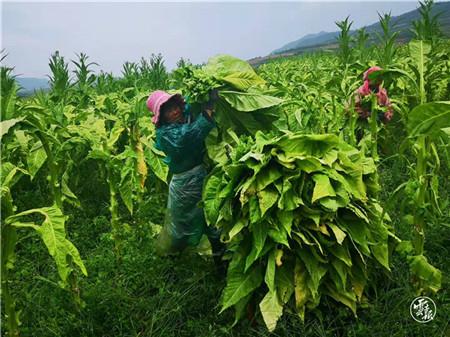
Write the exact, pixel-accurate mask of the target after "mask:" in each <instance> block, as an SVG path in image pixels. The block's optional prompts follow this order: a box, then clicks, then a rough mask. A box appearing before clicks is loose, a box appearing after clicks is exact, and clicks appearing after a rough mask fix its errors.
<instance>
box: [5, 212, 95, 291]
mask: <svg viewBox="0 0 450 337" xmlns="http://www.w3.org/2000/svg"><path fill="white" fill-rule="evenodd" d="M35 213H37V214H40V215H42V216H44V221H43V223H42V225H40V226H38V225H35V224H30V223H23V222H20V221H18V219H20V218H21V217H23V216H27V215H30V214H35ZM65 219H66V218H65V216H64V215H63V213H62V212H61V210H60V209H59V208H58V207H56V205H53V206H51V207H43V208H37V209H31V210H28V211H25V212H21V213H19V214H16V215H13V216H11V217H9V218H7V219H6V222H7V223H9V224H11V225H12V226H16V227H30V228H33V229H35V230H36V232H38V234H39V235H40V236H41V238H42V240H43V241H44V243H45V245H46V246H47V248H48V251H49V253H50V255H51V256H52V257H53V259H54V260H55V263H56V266H57V268H58V274H59V276H60V277H61V280H62V281H63V282H64V283H66V282H67V277H68V276H69V274H70V272H71V271H72V269H71V268H70V265H69V262H68V260H67V256H70V257H71V258H72V260H73V262H74V263H75V264H76V265H77V266H78V267H79V268H80V270H81V271H82V273H83V274H84V275H87V271H86V267H85V266H84V264H83V261H82V260H81V257H80V253H79V252H78V250H77V248H76V247H75V246H74V245H73V244H72V243H71V242H70V241H69V240H68V239H67V238H66V232H65V228H64V222H65Z"/></svg>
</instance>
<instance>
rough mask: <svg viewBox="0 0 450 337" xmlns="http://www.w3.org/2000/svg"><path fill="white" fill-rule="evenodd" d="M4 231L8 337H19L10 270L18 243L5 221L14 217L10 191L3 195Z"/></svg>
mask: <svg viewBox="0 0 450 337" xmlns="http://www.w3.org/2000/svg"><path fill="white" fill-rule="evenodd" d="M3 192H4V191H3ZM1 205H2V217H3V219H2V223H3V225H2V231H1V243H2V248H1V251H2V267H1V271H2V287H1V289H2V299H3V301H4V304H5V316H6V317H7V321H6V329H7V331H8V336H14V337H15V336H19V314H18V313H17V312H16V301H15V300H14V298H13V296H12V295H11V292H10V289H9V270H10V269H12V268H13V263H14V250H15V248H16V242H17V232H16V228H15V227H13V226H11V225H9V224H4V223H5V222H4V219H6V218H7V217H8V216H11V215H13V213H14V209H13V204H12V199H11V194H10V192H9V190H8V191H7V192H6V193H2V202H1Z"/></svg>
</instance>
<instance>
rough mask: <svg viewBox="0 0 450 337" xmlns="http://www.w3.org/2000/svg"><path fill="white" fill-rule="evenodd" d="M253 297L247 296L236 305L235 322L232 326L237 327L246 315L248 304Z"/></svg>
mask: <svg viewBox="0 0 450 337" xmlns="http://www.w3.org/2000/svg"><path fill="white" fill-rule="evenodd" d="M251 297H252V296H251V295H248V296H245V297H244V298H242V299H240V300H239V302H237V303H236V304H235V305H234V322H233V324H232V326H235V325H236V324H237V323H238V322H239V320H240V319H241V318H242V317H243V316H244V314H245V313H246V309H247V304H248V302H249V301H250V299H251Z"/></svg>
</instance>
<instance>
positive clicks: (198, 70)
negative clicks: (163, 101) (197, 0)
mask: <svg viewBox="0 0 450 337" xmlns="http://www.w3.org/2000/svg"><path fill="white" fill-rule="evenodd" d="M427 4H428V3H427V2H426V3H425V4H422V7H423V8H422V19H421V20H420V21H417V22H415V24H414V26H413V27H411V29H412V30H413V32H414V34H415V38H414V39H413V40H411V41H409V42H408V43H402V44H400V43H397V42H398V41H397V39H396V38H397V33H395V32H394V31H393V30H392V29H391V28H390V24H389V21H390V19H391V18H390V16H389V15H380V24H381V26H382V27H383V34H380V35H378V36H377V37H376V41H375V45H373V44H369V40H368V39H369V35H368V33H367V32H365V31H364V30H361V31H359V32H358V34H357V35H355V36H353V35H352V36H350V34H349V31H350V27H351V22H350V21H349V20H348V19H346V20H343V21H341V22H338V23H337V25H338V27H339V28H340V30H341V34H340V36H339V38H338V40H337V43H338V44H339V48H338V49H337V51H321V52H315V53H310V54H304V55H297V56H291V57H285V58H278V59H274V60H272V61H269V62H267V63H264V64H262V65H259V66H258V67H252V66H251V65H250V64H249V63H247V62H246V61H244V60H240V59H238V58H235V57H233V56H230V55H217V56H212V57H211V58H210V59H209V60H208V62H207V63H205V64H203V65H195V64H191V63H190V62H189V61H188V60H185V59H181V60H180V61H179V62H178V64H177V68H176V69H174V70H173V71H168V70H167V69H166V67H165V65H164V59H163V56H162V55H154V54H152V55H151V57H150V58H142V59H141V60H140V61H139V62H127V63H125V64H124V65H123V70H122V74H121V76H120V77H115V76H113V75H112V74H110V73H105V72H101V71H100V72H94V69H96V67H98V65H97V64H96V63H95V60H91V59H89V57H88V56H87V55H85V54H83V53H80V54H78V55H77V58H76V59H74V60H68V59H66V58H65V57H64V56H62V55H60V54H59V53H58V52H57V51H56V52H55V53H54V54H52V55H51V58H50V59H49V81H50V87H51V88H50V90H49V91H37V92H35V94H34V95H32V96H28V97H21V96H20V95H19V87H18V84H17V82H16V80H15V73H14V69H13V68H8V67H5V66H2V67H1V253H2V257H1V283H2V288H1V289H2V295H1V297H2V301H1V302H2V303H1V306H2V307H1V309H2V316H1V325H2V327H1V328H2V333H4V335H5V336H40V337H47V336H105V337H107V336H108V337H109V336H120V337H131V336H135V337H137V336H165V337H169V336H305V337H312V336H392V337H394V336H398V337H405V336H414V337H416V336H436V337H437V336H446V334H448V333H449V332H450V327H449V321H450V294H449V292H448V289H449V285H450V280H449V271H450V263H449V261H450V259H449V257H450V199H449V190H450V189H449V179H448V177H449V176H450V146H449V137H450V41H449V40H448V39H445V38H443V37H442V34H441V32H440V28H439V25H438V24H437V22H436V20H434V19H433V18H432V17H431V18H430V13H429V11H428V12H427ZM5 57H8V56H7V55H6V54H4V55H3V56H2V60H3V59H4V58H5ZM69 65H70V67H71V68H73V69H74V71H71V70H69ZM374 66H377V67H379V68H377V70H375V71H373V72H371V73H370V74H368V75H366V76H365V75H364V74H365V72H366V71H367V69H369V68H370V67H374ZM363 77H364V78H363ZM364 80H365V81H372V82H373V83H377V86H378V87H379V89H378V92H373V91H371V90H370V89H369V88H368V87H365V88H364V85H365V83H364ZM158 89H160V90H167V91H168V92H171V93H176V92H177V93H181V94H183V95H184V96H185V97H187V99H188V101H189V105H190V109H191V110H192V112H193V113H194V114H198V113H199V112H200V110H201V106H202V104H203V103H205V102H206V101H207V99H208V92H209V91H210V90H212V89H217V90H218V92H219V100H218V102H217V104H216V111H215V115H214V118H215V121H216V123H217V128H215V129H214V130H213V131H212V132H211V134H210V135H209V136H208V138H207V140H206V145H207V155H206V156H205V160H204V162H205V165H206V167H207V169H208V172H209V174H208V177H207V178H206V181H205V184H204V189H203V199H202V202H201V205H200V206H201V207H202V208H203V209H204V214H205V218H206V220H207V223H208V224H209V225H210V226H216V227H217V228H220V229H221V231H222V234H221V239H222V241H223V242H224V243H226V246H227V251H226V253H225V256H224V259H225V260H226V261H227V271H226V273H225V274H221V273H218V272H217V271H216V269H215V266H214V263H213V260H212V257H211V252H210V249H209V247H208V243H207V240H206V238H205V240H202V242H201V244H200V246H199V247H197V248H195V249H194V248H192V249H188V250H187V251H185V252H183V253H182V254H181V255H179V256H170V257H162V256H159V255H158V254H156V252H155V245H156V238H157V235H158V233H159V231H160V230H161V226H162V225H163V223H164V219H165V214H166V202H167V194H168V182H169V181H170V174H169V172H168V168H167V165H166V164H165V163H164V162H163V159H164V154H163V153H161V152H160V151H158V150H157V149H156V148H155V127H154V125H153V124H152V123H151V114H150V112H149V111H148V110H147V108H146V105H145V102H146V99H147V97H148V95H149V94H150V93H151V92H152V91H153V90H158ZM357 93H358V94H357ZM419 295H423V296H428V297H430V298H432V299H433V300H434V302H435V303H436V307H437V312H436V316H435V318H434V319H433V320H432V321H430V322H428V323H426V324H421V323H417V322H415V321H414V320H413V319H412V318H411V316H410V313H409V310H410V303H411V301H412V300H413V299H414V298H415V297H417V296H419Z"/></svg>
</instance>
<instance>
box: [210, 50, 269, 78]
mask: <svg viewBox="0 0 450 337" xmlns="http://www.w3.org/2000/svg"><path fill="white" fill-rule="evenodd" d="M202 70H203V71H204V72H205V73H206V74H208V75H210V76H215V77H219V78H222V77H227V76H232V75H233V74H235V73H245V74H248V75H252V74H253V76H255V78H259V79H258V81H259V82H260V81H264V80H263V79H262V78H260V77H259V76H258V75H257V74H256V72H255V70H254V69H253V68H252V66H251V65H250V64H249V63H248V62H246V61H244V60H241V59H238V58H237V57H234V56H231V55H226V54H220V55H216V56H214V57H211V58H209V60H208V63H207V64H206V65H205V66H204V67H203V68H202Z"/></svg>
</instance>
